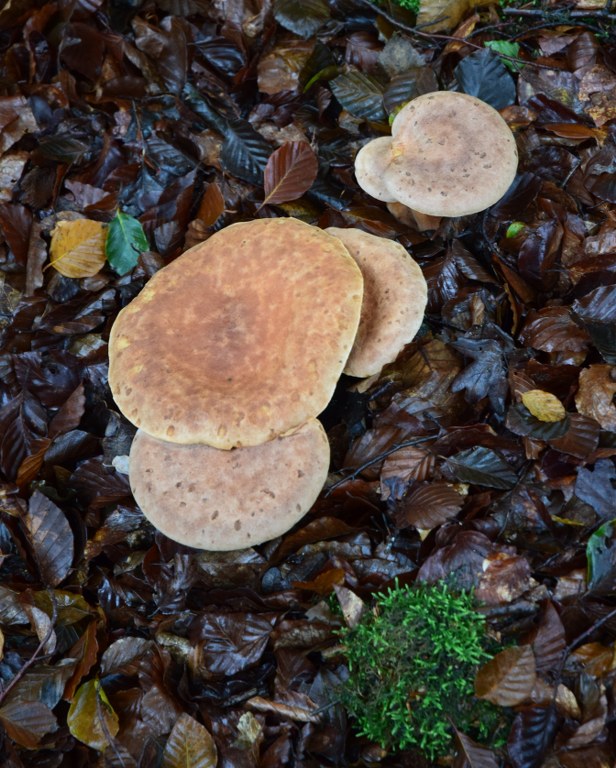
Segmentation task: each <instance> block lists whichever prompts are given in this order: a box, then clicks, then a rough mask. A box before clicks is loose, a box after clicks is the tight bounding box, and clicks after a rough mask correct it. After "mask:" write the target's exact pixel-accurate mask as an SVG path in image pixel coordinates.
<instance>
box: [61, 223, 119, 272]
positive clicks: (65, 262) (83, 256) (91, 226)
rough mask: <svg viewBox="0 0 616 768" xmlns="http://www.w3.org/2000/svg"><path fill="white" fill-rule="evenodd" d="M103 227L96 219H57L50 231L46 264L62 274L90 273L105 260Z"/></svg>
mask: <svg viewBox="0 0 616 768" xmlns="http://www.w3.org/2000/svg"><path fill="white" fill-rule="evenodd" d="M105 238H106V227H105V225H104V224H102V223H101V222H100V221H92V220H91V219H76V220H75V221H59V222H58V223H57V224H56V226H55V227H54V229H53V230H52V232H51V246H50V249H49V254H50V257H51V259H50V262H49V264H50V266H52V267H53V268H54V269H56V270H57V271H58V272H59V273H60V274H61V275H64V277H91V276H92V275H96V274H97V273H98V272H100V270H101V269H102V268H103V266H104V264H105Z"/></svg>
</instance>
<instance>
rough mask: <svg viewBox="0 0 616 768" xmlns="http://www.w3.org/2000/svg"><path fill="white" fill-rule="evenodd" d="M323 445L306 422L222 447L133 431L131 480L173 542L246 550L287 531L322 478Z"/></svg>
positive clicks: (313, 423)
mask: <svg viewBox="0 0 616 768" xmlns="http://www.w3.org/2000/svg"><path fill="white" fill-rule="evenodd" d="M328 467H329V443H328V440H327V435H326V434H325V431H324V429H323V427H322V426H321V424H320V422H318V421H317V420H316V419H311V420H310V421H309V422H307V423H306V424H304V425H303V426H302V427H300V428H299V429H298V430H297V431H296V432H294V433H292V434H290V435H287V436H286V437H278V438H276V439H274V440H270V441H269V442H267V443H264V444H263V445H257V446H253V447H251V448H237V449H235V450H232V451H220V450H218V449H216V448H211V447H210V446H207V445H178V444H177V443H169V442H166V441H164V440H158V439H157V438H154V437H151V436H150V435H147V434H146V433H145V432H142V431H141V430H139V431H138V432H137V434H136V436H135V439H134V440H133V444H132V447H131V451H130V472H129V477H130V484H131V488H132V490H133V494H134V496H135V499H136V500H137V503H138V504H139V506H140V507H141V511H142V512H143V514H144V515H145V516H146V517H147V518H148V520H149V521H150V522H151V523H152V525H154V526H155V527H156V528H158V529H159V530H160V531H162V533H164V534H165V535H166V536H168V537H169V538H170V539H173V540H174V541H178V542H180V543H181V544H187V545H188V546H191V547H197V548H199V549H208V550H221V551H222V550H232V549H243V548H245V547H251V546H253V545H255V544H260V543H261V542H263V541H268V540H269V539H273V538H275V537H276V536H280V535H281V534H283V533H285V532H286V531H287V530H289V528H291V527H293V526H294V525H295V523H296V522H297V521H298V520H299V519H300V518H301V517H303V515H304V514H305V513H306V512H307V511H308V510H309V509H310V507H311V506H312V505H313V503H314V502H315V500H316V498H317V496H318V495H319V492H320V491H321V489H322V487H323V485H324V483H325V480H326V478H327V471H328Z"/></svg>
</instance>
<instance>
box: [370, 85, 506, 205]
mask: <svg viewBox="0 0 616 768" xmlns="http://www.w3.org/2000/svg"><path fill="white" fill-rule="evenodd" d="M392 137H393V139H392V159H391V162H390V164H389V166H388V167H387V171H386V173H385V177H384V178H385V187H386V188H387V190H388V191H389V193H390V194H391V196H392V197H393V198H394V200H396V201H397V202H400V203H403V204H404V205H408V206H409V207H410V208H413V209H414V210H417V211H420V212H421V213H427V214H429V215H431V216H465V215H467V214H470V213H477V212H478V211H483V210H485V209H486V208H489V207H490V206H491V205H493V204H494V203H496V202H497V201H498V200H500V198H501V197H502V196H503V195H504V194H505V192H506V191H507V190H508V189H509V187H510V185H511V182H512V181H513V179H514V178H515V174H516V170H517V165H518V153H517V149H516V144H515V138H514V136H513V134H512V132H511V130H510V129H509V126H508V125H507V123H506V122H505V121H504V120H503V118H502V117H501V116H500V115H499V113H498V112H497V111H496V110H495V109H493V108H492V107H491V106H490V105H489V104H486V103H485V102H483V101H481V100H480V99H476V98H475V97H474V96H468V95H467V94H465V93H456V92H453V91H437V92H434V93H426V94H424V95H422V96H419V97H418V98H416V99H413V101H410V102H409V103H408V104H407V105H406V106H405V107H403V108H402V109H401V110H400V112H399V113H398V114H397V115H396V118H395V120H394V122H393V124H392Z"/></svg>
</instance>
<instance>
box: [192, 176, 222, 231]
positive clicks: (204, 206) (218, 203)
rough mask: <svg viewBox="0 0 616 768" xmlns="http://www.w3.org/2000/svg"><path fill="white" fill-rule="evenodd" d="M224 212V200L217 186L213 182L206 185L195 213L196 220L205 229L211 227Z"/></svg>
mask: <svg viewBox="0 0 616 768" xmlns="http://www.w3.org/2000/svg"><path fill="white" fill-rule="evenodd" d="M224 210H225V199H224V197H223V195H222V192H221V191H220V187H219V186H218V184H217V183H216V182H215V181H213V182H212V183H211V184H208V186H207V189H206V190H205V192H204V194H203V197H202V198H201V202H200V203H199V210H198V211H197V218H198V219H199V221H201V222H202V223H203V224H204V225H205V226H206V227H212V226H214V224H216V222H217V221H218V219H219V218H220V216H221V215H222V213H223V211H224Z"/></svg>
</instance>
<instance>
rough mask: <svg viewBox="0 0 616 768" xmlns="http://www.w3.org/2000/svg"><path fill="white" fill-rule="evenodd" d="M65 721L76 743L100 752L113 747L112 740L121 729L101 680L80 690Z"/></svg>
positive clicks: (85, 685)
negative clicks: (77, 741) (81, 743)
mask: <svg viewBox="0 0 616 768" xmlns="http://www.w3.org/2000/svg"><path fill="white" fill-rule="evenodd" d="M66 721H67V724H68V727H69V730H70V732H71V734H72V735H73V736H74V737H75V738H76V739H78V740H79V741H81V742H83V743H84V744H87V745H88V746H89V747H92V749H98V750H99V751H102V750H104V749H106V748H107V747H109V746H110V739H112V738H113V737H114V736H115V735H116V734H117V732H118V730H119V729H120V723H119V720H118V716H117V715H116V713H115V711H114V709H113V707H112V706H111V703H110V702H109V699H108V698H107V695H106V693H105V691H104V690H103V687H102V685H101V684H100V683H99V681H98V680H88V682H87V683H84V684H83V685H81V686H80V687H79V688H78V689H77V692H76V693H75V696H74V697H73V700H72V701H71V706H70V707H69V710H68V715H67V718H66Z"/></svg>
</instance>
